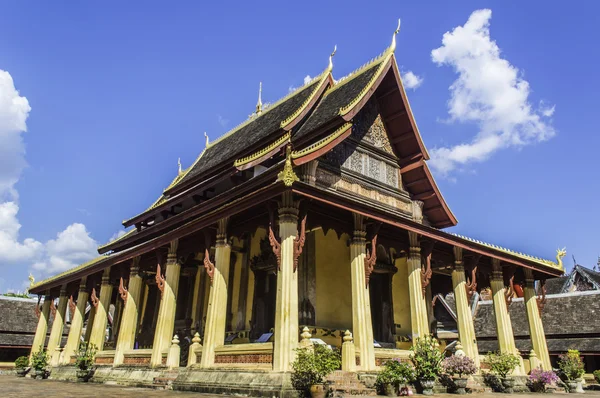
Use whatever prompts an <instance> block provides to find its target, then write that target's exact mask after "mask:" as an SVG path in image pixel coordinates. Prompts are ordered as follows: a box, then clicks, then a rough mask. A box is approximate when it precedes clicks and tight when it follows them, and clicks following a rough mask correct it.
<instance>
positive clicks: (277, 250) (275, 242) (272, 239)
mask: <svg viewBox="0 0 600 398" xmlns="http://www.w3.org/2000/svg"><path fill="white" fill-rule="evenodd" d="M269 243H270V244H271V248H272V249H273V253H274V254H275V257H276V258H277V271H280V270H281V243H279V241H278V240H277V238H276V237H275V234H274V233H273V228H271V225H269ZM294 246H295V245H294Z"/></svg>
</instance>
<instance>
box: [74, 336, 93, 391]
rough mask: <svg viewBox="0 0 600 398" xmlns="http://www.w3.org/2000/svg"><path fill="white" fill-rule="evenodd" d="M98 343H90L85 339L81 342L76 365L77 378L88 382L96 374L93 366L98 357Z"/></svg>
mask: <svg viewBox="0 0 600 398" xmlns="http://www.w3.org/2000/svg"><path fill="white" fill-rule="evenodd" d="M96 351H97V348H96V345H94V344H88V343H86V342H85V341H82V342H81V343H79V348H78V350H77V357H76V358H75V366H77V379H78V380H79V381H82V382H87V381H88V380H89V379H90V378H91V377H92V375H93V374H94V371H93V366H94V359H95V358H96Z"/></svg>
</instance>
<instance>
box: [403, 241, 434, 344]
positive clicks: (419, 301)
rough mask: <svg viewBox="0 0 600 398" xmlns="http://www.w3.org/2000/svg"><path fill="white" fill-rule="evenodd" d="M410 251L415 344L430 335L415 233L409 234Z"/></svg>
mask: <svg viewBox="0 0 600 398" xmlns="http://www.w3.org/2000/svg"><path fill="white" fill-rule="evenodd" d="M408 238H409V241H410V249H409V255H408V261H407V263H408V295H409V298H410V322H411V329H412V339H413V342H415V341H416V339H417V338H419V337H423V336H425V335H428V334H429V323H428V321H427V306H426V305H425V297H424V295H423V284H422V282H421V275H422V273H421V247H420V246H419V237H418V235H417V234H416V233H415V232H410V231H409V232H408Z"/></svg>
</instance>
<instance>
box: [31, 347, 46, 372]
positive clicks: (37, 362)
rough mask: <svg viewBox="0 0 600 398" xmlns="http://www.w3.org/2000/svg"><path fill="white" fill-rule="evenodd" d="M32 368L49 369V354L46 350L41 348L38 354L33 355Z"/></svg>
mask: <svg viewBox="0 0 600 398" xmlns="http://www.w3.org/2000/svg"><path fill="white" fill-rule="evenodd" d="M31 366H32V367H33V368H34V369H35V370H45V369H46V368H47V367H48V354H47V353H46V350H45V349H43V348H41V347H40V350H39V351H38V352H34V353H33V354H32V355H31Z"/></svg>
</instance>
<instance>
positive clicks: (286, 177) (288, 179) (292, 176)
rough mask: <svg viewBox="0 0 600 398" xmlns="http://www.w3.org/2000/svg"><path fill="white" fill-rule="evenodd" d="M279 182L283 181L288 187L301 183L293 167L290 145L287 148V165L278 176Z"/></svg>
mask: <svg viewBox="0 0 600 398" xmlns="http://www.w3.org/2000/svg"><path fill="white" fill-rule="evenodd" d="M277 180H279V181H283V183H284V184H285V186H286V187H291V186H292V184H293V183H294V182H296V181H300V179H299V178H298V176H297V175H296V173H294V166H292V148H291V146H290V145H288V146H287V148H286V156H285V165H284V166H283V170H281V172H279V174H277Z"/></svg>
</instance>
